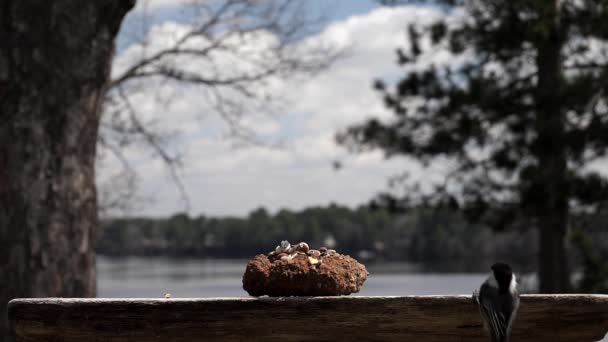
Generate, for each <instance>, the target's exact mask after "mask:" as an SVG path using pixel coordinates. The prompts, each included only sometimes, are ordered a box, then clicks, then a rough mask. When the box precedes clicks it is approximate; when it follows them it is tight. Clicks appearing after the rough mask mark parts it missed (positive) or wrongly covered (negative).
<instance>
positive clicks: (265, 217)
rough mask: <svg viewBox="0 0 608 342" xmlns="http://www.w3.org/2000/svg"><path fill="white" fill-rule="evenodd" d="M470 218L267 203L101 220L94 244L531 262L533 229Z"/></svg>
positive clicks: (479, 265) (205, 252)
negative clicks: (232, 210)
mask: <svg viewBox="0 0 608 342" xmlns="http://www.w3.org/2000/svg"><path fill="white" fill-rule="evenodd" d="M495 236H496V233H493V232H492V231H491V230H489V229H485V228H483V227H479V226H475V225H471V224H468V223H466V222H465V220H464V219H463V218H462V215H461V214H460V213H458V212H455V211H450V210H445V209H443V210H437V209H431V208H422V207H421V208H413V209H411V210H409V211H408V212H407V213H404V214H394V213H390V212H389V211H388V210H385V209H377V210H374V209H371V208H369V207H367V206H361V207H359V208H357V209H354V210H353V209H349V208H346V207H341V206H338V205H330V206H328V207H324V208H322V207H313V208H307V209H304V210H301V211H290V210H281V211H279V212H277V213H276V214H275V215H271V214H270V213H268V212H267V211H266V210H265V209H263V208H260V209H257V210H254V211H252V212H251V213H250V214H249V215H248V216H247V217H245V218H236V217H226V218H208V217H204V216H200V217H197V218H189V217H188V216H187V215H184V214H179V215H174V216H172V217H170V218H166V219H145V218H122V219H109V220H104V221H102V222H101V231H100V234H99V239H98V243H97V250H98V252H99V253H101V254H105V255H159V254H162V255H171V256H188V257H216V258H250V257H252V256H254V255H257V254H260V253H267V252H269V251H271V250H272V249H273V248H274V246H276V245H277V244H278V243H279V242H280V241H281V240H285V239H287V240H289V241H291V242H293V243H296V242H299V241H306V242H308V243H309V244H310V245H311V246H313V247H316V248H318V247H321V246H323V245H326V244H329V243H331V240H333V241H335V246H334V247H335V248H336V249H337V250H338V251H340V252H341V253H346V254H350V255H354V256H356V257H359V256H360V255H363V254H360V252H362V251H366V253H367V255H368V256H369V257H372V258H373V259H374V260H378V261H406V262H412V263H418V264H421V265H425V266H426V267H427V268H429V269H433V270H443V271H486V270H487V269H488V267H489V265H490V264H491V263H492V262H493V261H494V260H507V261H509V262H511V263H513V265H515V267H517V269H518V270H519V271H521V272H523V271H530V270H531V267H532V266H533V265H532V264H530V262H529V260H530V258H532V257H533V254H532V253H533V248H527V250H528V251H529V253H517V254H516V255H513V254H512V251H513V249H514V246H522V245H526V244H533V243H534V242H535V238H534V236H533V235H530V234H523V235H522V234H514V233H501V234H500V236H501V239H499V240H496V239H494V237H495Z"/></svg>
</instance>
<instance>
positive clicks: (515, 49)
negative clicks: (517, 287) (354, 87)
mask: <svg viewBox="0 0 608 342" xmlns="http://www.w3.org/2000/svg"><path fill="white" fill-rule="evenodd" d="M394 2H395V1H391V3H394ZM433 5H435V6H444V7H445V8H444V9H445V10H446V13H452V14H453V13H456V11H455V10H457V9H458V10H463V11H461V12H460V13H465V14H466V15H464V16H462V18H464V19H463V20H460V21H458V20H452V21H448V19H447V18H448V17H450V16H446V19H442V20H441V21H438V22H436V23H434V24H432V25H429V26H426V27H420V26H410V27H409V29H408V32H409V37H410V47H409V49H400V50H398V51H397V52H398V61H399V63H400V64H402V65H404V66H405V67H409V70H410V71H409V72H407V73H406V75H405V76H404V77H403V78H402V79H401V80H399V81H398V82H397V83H396V84H395V85H394V86H393V85H388V84H386V82H383V81H377V82H376V83H375V88H376V89H378V90H379V91H380V92H381V93H382V94H383V96H384V100H385V103H386V105H387V107H388V108H390V109H391V110H392V111H393V112H394V116H393V117H392V119H391V120H390V121H380V120H378V119H370V120H369V121H367V122H364V123H361V124H358V125H355V126H351V127H349V128H348V129H346V130H345V131H344V132H341V133H340V134H338V141H339V142H341V143H343V144H345V145H347V146H350V147H351V148H355V149H370V148H371V149H375V148H376V149H381V150H383V151H384V152H385V153H386V154H387V156H395V155H402V156H403V155H405V156H410V157H414V158H417V159H418V160H421V161H422V162H424V163H432V162H434V161H437V160H438V159H439V158H442V159H443V163H444V164H443V165H455V167H453V168H451V169H450V170H449V172H448V175H447V178H446V182H445V184H441V185H439V186H437V187H436V188H435V189H434V191H433V192H432V193H431V194H425V195H424V196H423V197H421V195H420V194H416V193H412V192H410V194H409V196H408V197H407V198H399V199H398V200H397V199H395V198H390V197H388V199H389V202H390V203H392V204H393V205H394V204H395V203H400V201H404V200H412V199H414V198H417V199H418V200H420V199H424V200H425V201H427V202H429V203H431V204H434V205H441V204H450V205H452V206H455V207H458V208H460V209H462V210H463V212H464V213H465V214H466V216H467V217H468V218H469V219H471V220H473V221H483V222H485V223H487V224H490V225H492V226H493V227H495V228H503V227H507V226H509V225H510V224H513V223H515V222H519V223H522V222H523V223H524V224H525V225H526V226H527V227H531V228H532V227H534V228H535V229H537V230H538V236H539V246H538V248H539V250H538V256H539V259H538V265H539V282H540V284H539V285H540V291H541V292H545V293H556V292H567V291H569V290H570V271H569V270H570V267H569V261H570V260H569V258H568V229H569V226H570V225H571V224H572V222H571V218H572V215H573V213H575V212H579V211H583V210H584V211H587V210H594V209H595V208H596V207H597V205H598V204H599V203H600V202H602V201H605V200H606V198H608V183H607V179H606V177H604V176H603V175H601V174H600V173H598V172H593V171H591V169H590V168H589V166H590V165H591V163H594V162H597V161H598V160H601V159H602V158H604V157H606V152H607V147H608V114H607V113H608V98H607V93H606V91H605V87H606V86H608V58H607V57H608V44H607V43H608V1H602V0H577V1H574V0H572V1H570V0H546V1H545V0H543V1H536V0H484V1H481V0H460V1H458V0H442V1H433ZM451 18H454V16H452V17H451ZM425 40H426V42H425ZM428 42H430V44H425V43H428ZM427 45H429V46H431V49H433V50H435V51H444V52H445V51H449V53H451V56H452V57H453V60H454V61H458V60H462V61H463V62H460V63H451V64H449V65H446V66H439V65H436V64H435V65H433V64H431V65H430V66H428V67H422V68H420V67H418V68H412V66H414V65H416V63H418V62H420V61H424V60H427V59H428V54H429V52H427V50H426V49H425V46H427ZM412 70H413V71H412Z"/></svg>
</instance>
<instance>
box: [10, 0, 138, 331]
mask: <svg viewBox="0 0 608 342" xmlns="http://www.w3.org/2000/svg"><path fill="white" fill-rule="evenodd" d="M134 2H135V1H134V0H95V1H80V0H53V1H39V0H3V1H2V2H1V3H0V45H1V49H0V279H1V280H0V283H1V284H2V285H1V286H0V313H2V315H1V316H0V338H3V339H7V337H6V331H7V329H6V317H5V312H6V305H7V303H8V301H9V300H10V299H12V298H15V297H48V296H57V297H61V296H69V297H90V296H94V295H95V286H96V282H95V255H94V241H95V228H96V226H97V202H96V191H95V182H94V181H95V171H94V170H95V168H94V163H95V145H96V141H97V130H98V126H99V119H100V102H101V99H102V97H103V91H104V87H105V85H106V84H107V81H108V77H109V71H110V65H111V60H112V55H113V51H114V38H115V36H116V33H117V32H118V29H119V27H120V23H121V21H122V18H123V16H124V15H125V14H126V12H128V10H129V9H130V8H132V6H133V5H134Z"/></svg>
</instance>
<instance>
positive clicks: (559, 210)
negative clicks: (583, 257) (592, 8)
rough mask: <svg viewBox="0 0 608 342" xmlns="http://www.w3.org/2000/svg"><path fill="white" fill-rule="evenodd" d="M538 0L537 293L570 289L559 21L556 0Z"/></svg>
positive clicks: (535, 189) (535, 206)
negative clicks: (542, 23)
mask: <svg viewBox="0 0 608 342" xmlns="http://www.w3.org/2000/svg"><path fill="white" fill-rule="evenodd" d="M539 6H540V10H541V13H542V15H543V16H544V17H545V18H546V21H547V27H546V31H545V32H546V33H545V34H544V35H543V36H542V37H541V38H539V41H538V45H537V47H538V54H537V60H536V65H537V68H538V86H537V87H538V88H537V94H536V103H537V117H536V127H535V129H536V133H537V137H536V142H535V144H534V147H533V149H534V151H533V153H534V154H535V155H536V158H537V161H538V166H537V169H538V172H537V174H536V176H535V179H534V183H535V184H534V186H533V189H534V190H533V191H535V192H536V193H535V194H534V196H535V201H534V210H535V213H534V216H536V219H537V227H538V229H539V230H540V234H539V254H538V256H539V273H538V275H539V285H540V288H539V290H540V292H541V293H565V292H569V291H570V267H569V264H568V248H567V245H568V244H567V235H568V234H567V231H568V220H569V205H568V198H569V192H568V191H569V189H568V185H567V180H566V178H567V157H566V145H565V143H564V141H565V115H564V111H563V110H562V107H561V104H560V98H561V96H560V92H561V88H562V87H561V85H562V84H563V70H562V56H561V50H562V45H563V39H564V38H563V37H564V32H561V31H560V27H559V20H558V18H559V8H558V2H556V1H555V0H554V1H547V2H540V3H539Z"/></svg>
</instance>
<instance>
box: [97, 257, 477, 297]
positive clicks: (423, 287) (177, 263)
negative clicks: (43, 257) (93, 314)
mask: <svg viewBox="0 0 608 342" xmlns="http://www.w3.org/2000/svg"><path fill="white" fill-rule="evenodd" d="M246 263H247V262H246V261H245V260H241V261H239V260H199V259H187V260H184V259H170V258H160V257H155V258H140V257H128V258H107V257H103V256H98V258H97V267H98V295H99V297H151V298H154V297H163V296H164V295H165V293H171V295H172V297H174V298H176V297H247V296H248V295H247V293H246V292H245V291H244V290H243V289H242V283H241V277H242V276H243V272H244V271H245V265H246ZM411 270H412V267H411V265H409V266H408V265H406V264H391V265H383V267H370V268H369V272H370V275H369V277H368V279H367V281H366V282H365V284H364V286H363V289H362V290H361V292H359V293H358V294H357V295H360V296H404V295H429V294H471V293H472V292H473V290H474V289H475V288H477V287H478V286H479V285H480V284H481V282H482V281H483V280H484V278H485V276H486V275H484V274H421V273H412V271H411Z"/></svg>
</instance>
